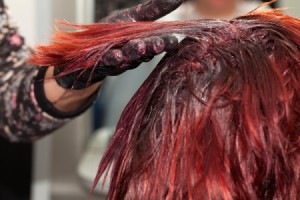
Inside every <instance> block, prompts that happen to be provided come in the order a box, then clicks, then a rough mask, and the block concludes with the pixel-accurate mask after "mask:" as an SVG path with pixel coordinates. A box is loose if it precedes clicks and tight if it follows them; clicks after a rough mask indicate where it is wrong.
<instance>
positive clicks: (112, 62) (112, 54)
mask: <svg viewBox="0 0 300 200" xmlns="http://www.w3.org/2000/svg"><path fill="white" fill-rule="evenodd" d="M123 62H124V56H123V53H122V51H121V50H120V49H111V50H109V51H108V52H106V53H105V54H104V55H103V57H102V63H103V64H104V65H106V66H118V65H121V64H122V63H123Z"/></svg>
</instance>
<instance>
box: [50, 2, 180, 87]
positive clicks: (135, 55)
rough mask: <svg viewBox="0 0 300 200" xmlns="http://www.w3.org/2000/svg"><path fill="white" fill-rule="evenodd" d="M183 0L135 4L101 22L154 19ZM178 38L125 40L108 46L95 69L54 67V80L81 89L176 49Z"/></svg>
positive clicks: (174, 7) (176, 6)
mask: <svg viewBox="0 0 300 200" xmlns="http://www.w3.org/2000/svg"><path fill="white" fill-rule="evenodd" d="M184 1H185V0H151V1H148V2H146V3H144V4H139V5H137V6H135V7H132V8H128V9H125V10H121V11H119V12H115V13H113V14H112V15H110V16H108V17H106V18H104V19H103V20H101V22H135V21H154V20H157V19H159V18H161V17H163V16H165V15H166V14H168V13H170V12H172V11H173V10H175V9H176V8H178V7H179V6H180V5H181V4H182V3H183V2H184ZM177 47H178V40H177V38H176V37H175V36H161V37H149V38H141V39H136V40H132V41H129V42H128V43H127V44H125V45H124V46H123V47H121V48H120V49H111V50H109V51H108V52H107V53H106V54H105V55H104V56H103V59H102V60H103V62H102V63H100V64H99V65H98V66H97V67H96V68H95V69H87V70H85V71H82V70H79V71H77V72H73V73H70V74H67V75H64V76H60V73H61V72H62V71H63V70H64V69H63V67H55V70H54V75H55V76H56V80H57V82H58V83H59V84H60V85H61V86H62V87H64V88H67V89H83V88H86V87H88V86H89V85H91V84H93V83H96V82H99V81H102V80H103V79H104V78H105V77H106V76H116V75H119V74H121V73H123V72H125V71H127V70H130V69H134V68H136V67H138V66H139V65H140V64H141V63H142V62H148V61H150V60H151V59H152V58H153V57H154V56H156V55H158V54H160V53H162V52H164V51H166V52H173V51H176V50H177Z"/></svg>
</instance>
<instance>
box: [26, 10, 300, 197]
mask: <svg viewBox="0 0 300 200" xmlns="http://www.w3.org/2000/svg"><path fill="white" fill-rule="evenodd" d="M76 28H79V30H80V31H77V32H68V33H65V32H58V33H57V34H56V35H55V37H54V39H55V41H54V43H52V45H50V46H47V47H39V48H38V49H37V51H36V53H35V55H34V56H33V58H32V61H33V62H36V63H38V64H40V65H63V66H67V67H68V68H67V71H72V70H76V69H79V68H86V67H94V66H96V64H97V62H99V59H101V55H103V53H104V52H105V51H107V49H109V48H112V47H118V46H121V45H123V44H124V43H126V42H127V41H129V40H132V39H135V38H141V37H148V36H154V35H161V34H182V35H185V36H186V38H185V39H184V40H183V41H182V42H181V43H180V47H179V51H178V53H177V54H176V55H170V54H167V55H166V56H165V57H164V58H163V59H162V60H161V62H160V64H159V65H158V66H157V67H156V68H155V70H154V71H153V72H152V73H151V75H150V76H149V77H148V78H147V80H146V81H145V82H144V83H143V85H142V86H141V87H140V89H139V90H138V91H137V92H136V94H135V95H134V96H133V98H132V99H131V100H130V102H129V104H128V105H127V106H126V108H125V110H124V111H123V114H122V116H121V118H120V120H119V122H118V125H117V128H116V132H115V135H114V137H113V139H112V141H111V143H110V145H109V147H108V150H107V152H106V153H105V156H104V158H103V159H102V161H101V163H100V165H99V170H98V174H97V177H96V179H95V184H94V187H96V185H97V183H98V181H99V178H100V176H101V175H103V174H105V173H107V170H108V169H109V168H110V167H111V166H112V177H111V180H110V190H109V194H108V199H130V200H131V199H151V200H152V199H193V200H197V199H201V200H202V199H205V200H206V199H207V200H219V199H224V200H237V199H251V200H252V199H264V200H271V199H276V200H281V199H290V200H297V199H300V154H299V151H300V144H299V142H300V138H299V134H300V64H299V57H300V52H299V45H300V20H299V19H296V18H292V17H290V16H287V15H284V14H281V13H279V12H276V11H264V12H253V13H250V14H248V15H246V16H242V17H239V18H236V19H233V20H230V21H226V20H196V21H185V22H139V23H115V24H94V25H87V26H76Z"/></svg>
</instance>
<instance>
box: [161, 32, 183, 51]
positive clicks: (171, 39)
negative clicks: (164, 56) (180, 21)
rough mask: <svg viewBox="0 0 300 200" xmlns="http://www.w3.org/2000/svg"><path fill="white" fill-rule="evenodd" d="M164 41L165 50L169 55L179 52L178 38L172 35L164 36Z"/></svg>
mask: <svg viewBox="0 0 300 200" xmlns="http://www.w3.org/2000/svg"><path fill="white" fill-rule="evenodd" d="M162 39H163V40H164V42H165V50H164V51H166V52H168V53H174V52H177V51H178V45H179V42H178V38H177V37H175V36H172V35H164V36H162Z"/></svg>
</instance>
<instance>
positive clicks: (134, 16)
mask: <svg viewBox="0 0 300 200" xmlns="http://www.w3.org/2000/svg"><path fill="white" fill-rule="evenodd" d="M185 1H186V0H150V1H148V2H146V3H143V4H139V5H137V6H134V7H132V8H127V9H124V10H121V11H118V12H116V13H114V14H112V15H110V16H108V17H106V18H104V19H103V20H101V21H102V22H136V21H155V20H157V19H159V18H161V17H163V16H165V15H167V14H169V13H170V12H172V11H174V10H176V9H177V8H178V7H179V6H180V5H181V4H182V3H183V2H185Z"/></svg>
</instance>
